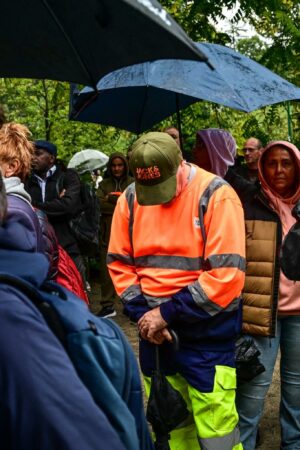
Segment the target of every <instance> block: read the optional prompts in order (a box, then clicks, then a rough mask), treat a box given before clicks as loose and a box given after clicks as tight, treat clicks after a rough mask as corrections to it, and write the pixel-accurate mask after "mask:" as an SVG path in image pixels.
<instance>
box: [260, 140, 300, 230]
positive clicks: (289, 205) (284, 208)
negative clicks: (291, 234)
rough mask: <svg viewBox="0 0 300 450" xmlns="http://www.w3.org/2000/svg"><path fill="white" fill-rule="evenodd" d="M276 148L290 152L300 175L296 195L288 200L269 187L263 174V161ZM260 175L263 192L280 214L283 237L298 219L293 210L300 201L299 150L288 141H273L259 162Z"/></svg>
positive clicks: (297, 176) (297, 177) (297, 178)
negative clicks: (293, 214)
mask: <svg viewBox="0 0 300 450" xmlns="http://www.w3.org/2000/svg"><path fill="white" fill-rule="evenodd" d="M275 146H280V147H283V148H285V149H286V150H288V151H289V152H290V153H291V154H292V155H293V156H294V160H295V161H296V164H297V170H298V174H297V175H296V180H297V182H298V186H297V189H296V191H295V193H294V194H293V195H292V196H291V197H288V198H284V197H281V196H280V195H279V194H278V193H276V192H275V191H274V190H273V189H271V187H270V186H269V185H268V183H267V181H266V179H265V176H264V173H263V160H264V155H265V154H266V153H267V152H268V151H269V150H270V149H271V148H272V147H275ZM258 175H259V180H260V183H261V187H262V190H263V191H264V193H265V194H266V196H267V197H268V199H269V200H270V202H271V205H272V207H273V208H274V210H275V211H276V212H277V213H278V215H279V217H280V219H281V223H282V228H283V236H285V235H286V233H287V232H288V231H289V229H290V228H291V227H292V226H293V225H294V223H295V222H296V219H295V218H294V217H293V216H292V214H291V210H292V209H293V207H294V206H295V204H296V203H297V201H298V200H299V199H300V153H299V150H298V148H297V147H296V146H295V145H293V144H291V143H290V142H287V141H273V142H270V143H269V144H268V145H267V146H266V147H265V149H264V150H263V152H262V154H261V156H260V159H259V162H258Z"/></svg>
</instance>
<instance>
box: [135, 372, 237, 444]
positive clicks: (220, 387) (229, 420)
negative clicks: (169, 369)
mask: <svg viewBox="0 0 300 450" xmlns="http://www.w3.org/2000/svg"><path fill="white" fill-rule="evenodd" d="M167 379H168V381H169V382H170V383H171V385H172V386H173V387H174V388H175V389H177V390H178V391H179V392H180V393H181V395H182V396H183V398H184V400H185V401H186V404H187V408H188V410H189V411H190V412H191V417H190V418H189V419H187V420H186V421H185V423H183V424H180V425H179V426H178V427H177V428H176V429H175V430H173V431H172V432H171V433H170V440H169V445H170V449H171V450H199V449H201V450H243V446H242V444H241V443H240V436H239V431H238V428H237V423H238V414H237V411H236V407H235V388H236V375H235V369H233V368H231V367H226V366H216V372H215V380H214V389H213V392H209V393H207V392H204V393H202V392H199V391H198V390H197V389H195V388H193V387H192V386H190V385H189V384H188V383H187V382H186V380H185V379H184V378H183V377H182V376H181V375H179V374H176V375H172V376H167ZM144 383H145V390H146V395H147V396H148V397H149V393H150V386H151V379H150V378H149V377H144Z"/></svg>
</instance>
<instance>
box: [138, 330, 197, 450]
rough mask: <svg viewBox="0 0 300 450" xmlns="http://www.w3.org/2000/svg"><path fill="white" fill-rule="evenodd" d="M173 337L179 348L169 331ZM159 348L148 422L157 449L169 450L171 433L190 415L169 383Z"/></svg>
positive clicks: (180, 396) (183, 402) (152, 381)
mask: <svg viewBox="0 0 300 450" xmlns="http://www.w3.org/2000/svg"><path fill="white" fill-rule="evenodd" d="M169 331H170V333H171V335H172V337H173V345H175V347H178V337H177V335H176V333H175V332H174V331H173V330H169ZM159 348H160V346H159V345H157V346H156V348H155V352H156V368H155V370H154V371H153V374H152V377H151V390H150V395H149V400H148V405H147V413H146V415H147V420H148V421H149V423H150V424H151V425H152V429H153V431H154V433H155V436H156V441H155V449H156V450H169V449H170V446H169V442H168V441H169V439H170V434H169V433H170V432H171V431H172V430H173V429H174V428H176V427H177V426H178V425H179V424H181V423H182V422H184V421H185V420H186V419H187V418H188V416H189V415H190V413H189V411H188V409H187V406H186V402H185V400H184V398H183V397H182V395H181V394H180V392H179V391H177V390H176V389H174V388H173V386H172V385H171V384H170V383H169V382H168V380H167V378H166V376H165V374H164V372H163V370H162V369H161V366H160V360H159Z"/></svg>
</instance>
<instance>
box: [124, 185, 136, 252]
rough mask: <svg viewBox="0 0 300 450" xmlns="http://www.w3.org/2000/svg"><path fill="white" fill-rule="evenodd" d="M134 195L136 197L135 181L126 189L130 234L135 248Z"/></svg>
mask: <svg viewBox="0 0 300 450" xmlns="http://www.w3.org/2000/svg"><path fill="white" fill-rule="evenodd" d="M134 197H135V183H131V184H130V185H129V186H128V187H127V189H126V191H125V198H126V200H127V204H128V209H129V223H128V235H129V239H130V244H131V248H132V249H133V244H132V233H133V219H134V217H133V208H134Z"/></svg>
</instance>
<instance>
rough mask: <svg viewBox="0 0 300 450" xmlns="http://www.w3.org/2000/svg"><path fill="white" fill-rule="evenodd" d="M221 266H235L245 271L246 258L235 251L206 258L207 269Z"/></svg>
mask: <svg viewBox="0 0 300 450" xmlns="http://www.w3.org/2000/svg"><path fill="white" fill-rule="evenodd" d="M221 267H235V268H237V269H239V270H242V271H243V272H245V271H246V259H245V258H244V257H243V256H241V255H238V254H235V253H223V254H220V255H210V256H209V257H208V258H207V259H206V260H205V270H210V269H218V268H221Z"/></svg>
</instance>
